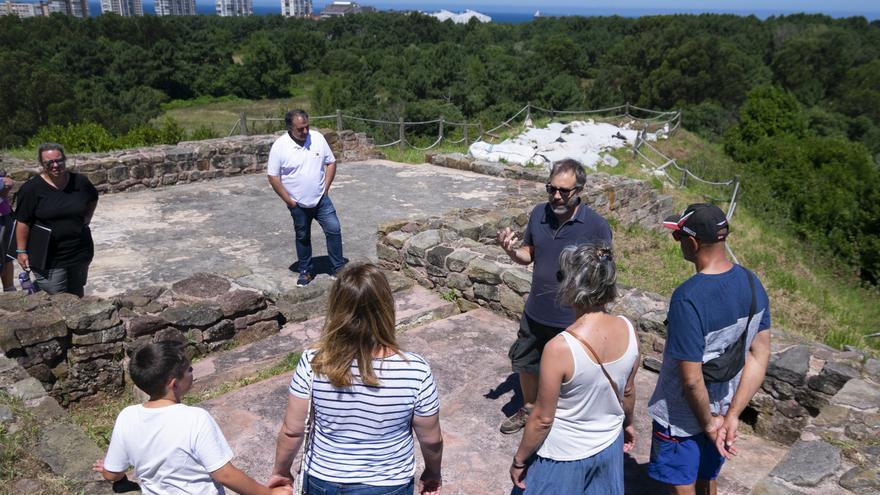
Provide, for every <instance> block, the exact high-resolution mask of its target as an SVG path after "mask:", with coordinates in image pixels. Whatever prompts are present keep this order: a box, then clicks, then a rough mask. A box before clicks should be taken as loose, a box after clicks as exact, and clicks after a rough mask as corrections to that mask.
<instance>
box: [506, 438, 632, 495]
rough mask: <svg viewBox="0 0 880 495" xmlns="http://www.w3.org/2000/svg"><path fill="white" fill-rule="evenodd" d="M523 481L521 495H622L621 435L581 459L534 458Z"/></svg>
mask: <svg viewBox="0 0 880 495" xmlns="http://www.w3.org/2000/svg"><path fill="white" fill-rule="evenodd" d="M525 482H526V490H525V495H558V494H561V493H564V494H566V495H580V494H584V495H587V494H591V493H601V494H603V495H623V433H621V434H620V436H619V437H618V438H617V440H615V441H614V443H612V444H611V445H609V446H608V447H606V448H605V449H604V450H602V451H600V452H598V453H596V454H594V455H592V456H590V457H587V458H585V459H579V460H577V461H554V460H552V459H545V458H543V457H539V456H535V461H534V462H533V463H532V464H531V466H529V471H528V472H527V473H526V480H525ZM516 491H517V490H515V492H516Z"/></svg>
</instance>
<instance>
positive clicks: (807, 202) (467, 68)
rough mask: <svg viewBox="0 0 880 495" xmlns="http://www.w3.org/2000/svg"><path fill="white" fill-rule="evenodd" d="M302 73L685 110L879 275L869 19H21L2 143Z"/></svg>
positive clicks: (556, 101) (879, 135)
mask: <svg viewBox="0 0 880 495" xmlns="http://www.w3.org/2000/svg"><path fill="white" fill-rule="evenodd" d="M301 74H309V85H308V88H309V89H308V94H306V95H305V96H308V98H309V101H310V102H311V108H312V110H313V111H315V112H319V113H332V112H333V111H334V110H335V109H337V108H340V109H344V110H345V111H346V113H349V114H353V115H361V116H368V117H373V118H384V119H389V120H396V119H397V118H398V117H401V116H402V117H405V118H406V119H407V120H422V119H433V118H436V117H437V116H439V115H443V116H444V117H446V118H447V119H449V120H461V119H468V120H475V119H482V120H483V121H484V122H486V123H487V124H492V125H494V124H497V123H498V122H499V121H501V120H503V119H505V118H507V117H509V116H510V115H512V114H513V113H514V112H516V111H517V110H519V109H520V108H521V107H522V106H523V105H524V104H525V102H527V101H532V102H534V103H536V104H538V105H540V106H542V107H545V108H553V109H557V110H565V109H584V108H599V107H604V106H609V105H617V104H620V103H622V102H626V101H628V102H631V103H633V104H637V105H640V106H643V107H648V108H657V109H672V108H682V109H683V111H684V125H685V127H686V128H688V129H689V130H691V131H694V132H697V133H699V134H700V135H702V136H704V137H706V138H708V139H710V140H714V141H716V142H722V143H723V144H724V147H725V150H726V152H727V153H728V154H729V155H730V156H732V157H733V158H734V159H735V160H737V162H738V163H740V164H741V165H742V167H741V170H740V171H739V172H740V174H741V176H742V179H743V181H744V184H745V190H746V193H745V196H744V199H743V201H744V202H745V203H746V204H748V205H750V207H753V208H755V209H756V210H757V211H766V212H767V214H768V218H770V219H772V221H774V222H777V223H778V224H779V225H781V226H784V227H785V228H791V229H793V230H794V231H795V232H797V233H799V234H800V235H802V236H803V237H804V238H805V239H808V240H810V241H812V242H814V243H815V244H817V245H818V246H820V247H821V248H824V249H827V250H829V251H830V252H834V253H836V254H837V255H838V256H839V257H840V258H841V259H843V260H845V261H846V262H848V263H850V264H852V265H853V266H854V267H857V268H858V271H859V273H860V276H861V277H862V278H863V279H864V280H865V281H867V282H870V283H874V284H876V283H877V282H878V280H880V169H878V164H880V21H874V22H871V23H869V22H867V21H866V20H865V19H863V18H850V19H831V18H829V17H825V16H820V15H796V16H788V17H779V18H770V19H767V20H763V21H762V20H759V19H757V18H755V17H737V16H732V15H699V16H691V15H680V16H657V17H643V18H638V19H627V18H621V17H605V18H582V17H565V18H557V19H554V18H542V19H537V20H535V21H533V22H529V23H525V24H518V25H510V24H494V23H490V24H481V23H478V22H475V21H473V22H471V23H469V24H467V25H455V24H453V23H451V22H443V23H441V22H438V21H437V20H436V19H433V18H431V17H427V16H424V15H420V14H392V13H378V14H370V15H357V16H347V17H342V18H335V19H328V20H322V21H311V20H301V19H284V18H281V17H280V16H274V17H273V16H266V17H248V18H219V17H213V16H211V17H207V16H197V17H166V18H159V17H140V18H119V17H116V16H112V15H103V16H100V17H98V18H91V19H76V18H72V17H65V16H51V17H48V18H31V19H23V20H22V19H18V18H16V17H12V16H6V17H3V18H0V147H15V146H22V145H25V144H26V143H27V142H28V140H29V139H31V138H32V137H33V136H35V135H36V134H37V133H38V132H40V130H41V129H45V128H47V126H51V125H65V124H69V123H86V122H87V123H90V124H92V125H93V128H95V129H98V130H100V131H102V132H106V133H107V134H108V135H123V134H125V133H130V132H132V130H135V131H137V130H139V129H140V130H141V131H138V132H150V131H144V130H143V129H144V124H145V123H146V122H147V121H149V120H150V119H151V118H154V117H155V116H157V115H158V114H159V113H160V104H161V103H163V102H166V101H169V100H185V99H191V98H195V97H200V96H226V95H234V96H239V97H244V98H253V99H259V98H272V97H279V96H288V95H301V94H302V93H303V91H304V89H303V86H302V85H301V84H297V83H296V81H298V80H301V79H298V78H297V76H298V75H301ZM41 135H45V132H44V133H43V134H41Z"/></svg>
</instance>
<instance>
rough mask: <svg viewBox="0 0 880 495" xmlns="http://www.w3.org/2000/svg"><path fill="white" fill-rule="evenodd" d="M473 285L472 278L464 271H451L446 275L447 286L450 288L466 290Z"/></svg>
mask: <svg viewBox="0 0 880 495" xmlns="http://www.w3.org/2000/svg"><path fill="white" fill-rule="evenodd" d="M471 285H472V284H471V280H470V279H469V278H468V276H467V275H465V274H463V273H450V274H448V275H446V286H447V287H449V288H450V289H458V290H465V289H467V288H468V287H470V286H471Z"/></svg>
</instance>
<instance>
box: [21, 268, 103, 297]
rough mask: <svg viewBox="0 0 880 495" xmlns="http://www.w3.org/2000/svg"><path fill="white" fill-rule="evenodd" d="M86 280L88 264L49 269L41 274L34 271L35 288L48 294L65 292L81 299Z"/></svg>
mask: <svg viewBox="0 0 880 495" xmlns="http://www.w3.org/2000/svg"><path fill="white" fill-rule="evenodd" d="M88 278H89V264H88V263H81V264H79V265H73V266H65V267H61V268H50V269H48V270H46V271H44V272H43V273H39V272H37V271H36V270H34V281H35V282H36V283H37V287H39V288H40V290H44V291H46V292H48V293H49V294H58V293H60V292H67V293H70V294H74V295H77V296H79V297H82V296H83V288H84V287H85V286H86V281H87V280H88Z"/></svg>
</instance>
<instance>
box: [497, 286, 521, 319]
mask: <svg viewBox="0 0 880 495" xmlns="http://www.w3.org/2000/svg"><path fill="white" fill-rule="evenodd" d="M498 302H500V303H501V307H502V308H504V309H506V310H507V311H510V312H511V313H513V314H520V313H522V312H523V308H525V305H526V301H525V299H523V296H521V295H519V294H517V293H516V292H515V291H513V290H511V289H509V288H507V287H506V286H504V285H499V286H498Z"/></svg>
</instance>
